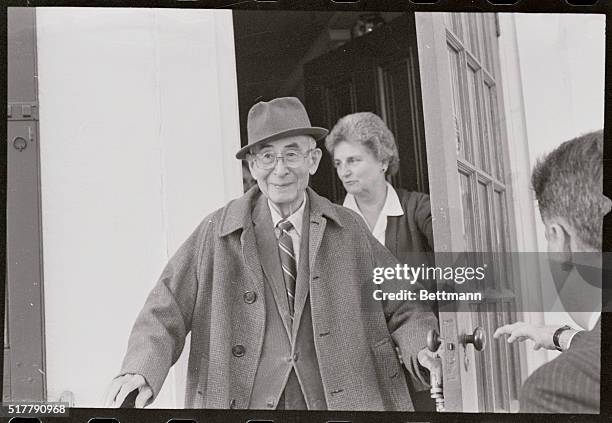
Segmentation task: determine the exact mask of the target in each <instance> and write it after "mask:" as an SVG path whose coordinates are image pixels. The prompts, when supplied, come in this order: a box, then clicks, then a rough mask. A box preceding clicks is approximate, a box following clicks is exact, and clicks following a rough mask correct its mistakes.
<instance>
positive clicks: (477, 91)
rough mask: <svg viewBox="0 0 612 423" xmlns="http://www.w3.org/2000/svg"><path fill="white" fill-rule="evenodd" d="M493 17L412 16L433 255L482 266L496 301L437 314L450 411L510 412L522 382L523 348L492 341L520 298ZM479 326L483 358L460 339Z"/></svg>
mask: <svg viewBox="0 0 612 423" xmlns="http://www.w3.org/2000/svg"><path fill="white" fill-rule="evenodd" d="M494 19H495V17H494V15H491V14H489V15H486V14H475V13H472V14H463V13H462V14H452V13H445V14H430V13H418V14H417V15H416V22H417V35H418V52H419V66H420V69H421V72H420V75H421V85H422V87H423V105H424V106H423V109H424V121H425V130H426V136H427V137H426V141H427V154H428V156H429V158H430V161H429V165H430V168H429V170H430V174H431V175H432V178H430V189H431V193H432V194H431V195H432V215H433V219H434V237H435V243H436V251H437V252H444V251H446V252H454V253H460V252H471V253H472V255H473V259H472V260H471V261H472V262H473V263H478V262H482V263H484V262H486V263H487V264H488V271H487V278H486V280H485V281H483V283H482V284H481V286H480V289H481V291H483V292H484V290H485V289H486V290H487V295H486V297H487V298H489V297H490V298H494V299H493V300H486V301H485V302H483V303H474V304H465V303H461V304H457V305H456V308H455V310H445V311H444V314H442V313H441V319H442V324H441V335H442V337H443V338H444V339H446V340H447V341H448V342H451V343H452V342H457V348H455V349H453V350H447V351H444V354H445V360H444V372H445V373H444V377H445V380H444V383H445V398H446V400H447V410H448V411H471V412H475V411H514V410H515V409H516V406H517V394H518V386H519V384H520V382H519V380H520V378H519V371H520V370H519V369H520V362H519V360H520V356H519V352H518V348H517V347H516V346H513V345H512V346H509V345H508V344H507V343H506V342H502V341H501V340H497V341H494V340H493V338H492V335H493V332H494V331H495V329H496V328H497V327H499V326H501V325H503V324H505V323H508V322H512V321H515V320H516V309H517V306H518V303H517V301H518V298H520V291H519V290H518V287H517V286H515V284H516V282H515V278H514V275H513V264H512V263H511V260H509V259H508V258H507V257H506V256H504V255H502V254H504V253H507V252H508V251H512V250H511V248H510V246H511V245H515V244H516V243H515V242H514V240H513V237H514V231H512V229H511V228H512V227H513V225H512V210H508V208H507V207H506V205H507V204H511V203H512V202H511V201H509V199H511V198H512V187H511V185H510V182H509V181H510V179H511V178H508V177H507V175H505V173H504V172H506V171H507V169H504V166H503V163H504V162H506V163H507V162H508V160H507V156H508V153H507V152H508V148H507V143H508V140H507V139H506V138H505V135H504V134H505V131H504V128H503V122H505V119H504V116H503V107H502V105H501V103H500V101H499V97H500V96H501V81H500V76H501V72H500V71H499V53H498V51H497V49H498V46H497V41H496V33H495V25H494ZM433 157H435V160H436V163H435V165H434V166H435V172H434V173H432V172H433V170H432V169H434V166H432V165H433V162H432V160H434V159H433ZM500 157H501V159H500ZM492 253H493V254H492ZM476 327H481V328H482V329H483V330H484V332H485V335H486V338H487V343H486V346H485V348H484V349H483V351H481V352H475V351H474V348H473V347H472V346H470V345H468V346H463V345H461V343H460V342H458V341H459V338H460V337H461V336H462V335H464V334H470V333H472V331H473V330H474V328H476ZM458 337H459V338H458ZM455 362H458V365H451V364H453V363H455ZM457 381H459V383H457Z"/></svg>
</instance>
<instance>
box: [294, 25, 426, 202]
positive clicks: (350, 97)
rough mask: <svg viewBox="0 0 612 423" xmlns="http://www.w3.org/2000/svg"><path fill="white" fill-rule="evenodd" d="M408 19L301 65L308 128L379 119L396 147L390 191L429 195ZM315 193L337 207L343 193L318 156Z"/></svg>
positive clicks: (325, 159)
mask: <svg viewBox="0 0 612 423" xmlns="http://www.w3.org/2000/svg"><path fill="white" fill-rule="evenodd" d="M416 49H417V46H416V33H415V28H414V17H413V15H412V14H410V15H408V14H406V15H402V16H400V17H398V18H395V19H393V20H392V21H391V22H387V23H385V24H383V25H381V26H379V27H377V28H375V29H374V30H373V31H372V32H370V33H368V34H366V35H363V36H361V37H358V38H355V39H353V40H351V41H349V42H347V43H345V44H342V46H340V47H339V48H336V49H335V50H332V51H330V52H328V53H326V54H324V55H322V56H319V57H317V58H316V59H314V60H312V61H310V62H309V63H307V64H306V65H305V67H304V79H305V81H304V84H305V97H306V108H307V110H308V113H309V114H310V118H311V120H312V124H313V125H315V126H322V127H324V128H329V129H330V130H331V128H332V127H333V126H334V125H335V123H336V122H337V121H338V119H339V118H341V117H342V116H345V115H347V114H350V113H354V112H373V113H376V114H377V115H379V116H380V117H382V119H383V120H384V121H385V122H386V123H387V125H388V126H389V129H391V132H393V134H394V135H395V140H396V143H397V147H398V151H399V158H400V164H401V165H400V169H399V172H398V173H397V174H396V175H395V176H394V177H393V178H392V180H391V181H390V182H391V183H392V184H393V186H395V187H396V188H404V189H407V190H409V191H420V192H425V193H427V192H429V183H428V176H427V159H426V154H425V138H424V132H423V119H422V111H421V110H422V107H421V97H420V93H421V89H420V86H419V75H418V63H417V59H416ZM311 184H312V186H313V188H314V190H315V191H316V192H318V193H319V194H321V195H323V196H325V197H327V198H329V199H330V200H332V201H334V202H336V203H340V202H341V201H342V200H343V198H344V196H345V191H344V188H343V187H342V183H341V182H340V180H339V179H338V177H337V175H336V170H335V169H334V167H333V165H332V161H331V158H330V156H329V154H328V153H327V151H324V154H323V158H322V160H321V164H320V165H319V169H318V171H317V173H316V174H315V175H314V176H313V177H312V178H311Z"/></svg>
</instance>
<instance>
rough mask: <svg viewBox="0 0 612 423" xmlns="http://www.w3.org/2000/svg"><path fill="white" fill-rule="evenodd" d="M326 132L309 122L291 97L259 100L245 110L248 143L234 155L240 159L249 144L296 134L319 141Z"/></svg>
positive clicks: (297, 103) (301, 106)
mask: <svg viewBox="0 0 612 423" xmlns="http://www.w3.org/2000/svg"><path fill="white" fill-rule="evenodd" d="M328 132H329V131H328V130H327V129H324V128H317V127H313V126H311V125H310V119H308V113H306V109H305V108H304V105H303V104H302V102H301V101H300V100H298V99H297V98H295V97H281V98H275V99H274V100H270V101H260V102H259V103H257V104H256V105H254V106H253V107H251V110H249V115H248V117H247V134H248V145H247V146H245V147H243V148H241V149H240V150H239V151H238V152H237V153H236V158H237V159H241V160H242V159H244V158H245V156H246V154H247V153H248V152H249V149H250V148H251V147H253V146H255V145H257V144H261V143H263V142H266V141H274V140H277V139H280V138H285V137H293V136H296V135H310V136H312V137H313V138H314V139H315V140H319V139H321V138H323V137H324V136H325V135H327V133H328Z"/></svg>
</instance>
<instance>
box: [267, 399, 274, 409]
mask: <svg viewBox="0 0 612 423" xmlns="http://www.w3.org/2000/svg"><path fill="white" fill-rule="evenodd" d="M266 405H267V406H268V408H274V400H273V399H271V398H270V399H268V402H266Z"/></svg>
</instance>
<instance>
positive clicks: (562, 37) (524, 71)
mask: <svg viewBox="0 0 612 423" xmlns="http://www.w3.org/2000/svg"><path fill="white" fill-rule="evenodd" d="M502 16H503V15H502ZM514 20H515V25H516V33H517V46H518V53H519V61H520V70H521V79H522V84H523V101H524V105H525V117H526V128H527V137H528V139H529V144H528V145H529V159H530V162H529V163H530V167H533V165H534V164H535V162H536V159H537V158H539V157H541V156H542V155H543V154H546V153H548V152H550V151H552V150H553V149H554V148H555V147H556V146H558V145H559V144H561V143H562V142H564V141H567V140H569V139H572V138H574V137H576V136H578V135H581V134H584V133H586V132H590V131H593V130H597V129H600V128H603V120H604V70H605V67H604V66H605V65H604V63H605V17H604V16H603V15H586V14H584V15H578V14H573V15H569V14H567V15H565V14H516V15H515V16H514ZM532 203H533V207H534V208H535V210H536V226H535V227H536V236H537V245H538V251H546V248H547V247H546V240H545V238H544V225H543V223H542V221H541V218H540V214H539V212H538V211H537V204H536V202H535V200H533V201H532ZM540 273H541V275H542V283H543V284H546V285H547V286H548V287H552V280H551V278H550V272H549V271H548V268H547V266H542V269H541V272H540ZM559 310H562V307H561V306H560V308H559ZM568 322H569V323H570V324H571V323H572V321H571V318H570V316H569V315H568V314H567V313H565V312H551V313H547V314H546V315H545V316H544V323H545V324H548V325H559V326H561V325H563V324H566V323H568ZM557 354H558V353H557V352H549V358H552V357H555V356H556V355H557Z"/></svg>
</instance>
